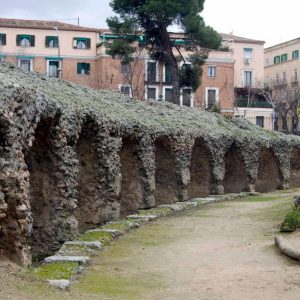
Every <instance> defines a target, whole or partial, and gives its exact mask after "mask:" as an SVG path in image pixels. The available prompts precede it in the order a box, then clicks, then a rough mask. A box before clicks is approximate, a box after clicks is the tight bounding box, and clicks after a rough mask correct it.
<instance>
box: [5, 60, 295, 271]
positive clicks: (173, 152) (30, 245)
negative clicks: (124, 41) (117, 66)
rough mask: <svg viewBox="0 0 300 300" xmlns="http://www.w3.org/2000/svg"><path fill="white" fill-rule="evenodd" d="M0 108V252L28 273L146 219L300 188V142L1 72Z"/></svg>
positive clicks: (212, 117)
mask: <svg viewBox="0 0 300 300" xmlns="http://www.w3.org/2000/svg"><path fill="white" fill-rule="evenodd" d="M0 101H1V105H0V239H1V242H0V245H1V246H0V247H1V250H2V252H3V254H4V255H6V256H8V257H10V258H11V259H12V260H14V261H16V262H18V263H20V264H22V265H25V266H27V265H30V264H31V261H32V258H34V259H42V258H43V257H45V256H47V255H53V254H54V253H55V252H56V251H57V250H58V249H59V248H60V246H61V245H62V244H63V243H64V242H65V241H68V240H76V237H77V236H78V234H79V233H80V232H83V231H85V230H87V229H93V228H96V227H97V226H99V225H101V224H104V223H106V222H109V221H115V220H117V219H118V218H119V217H120V216H125V215H128V214H135V213H136V211H137V210H140V209H149V208H152V207H155V206H158V205H161V204H166V205H167V204H171V203H174V202H178V201H182V202H183V201H187V200H188V199H189V198H191V197H203V196H207V195H209V194H222V193H224V191H225V192H236V193H238V192H242V191H251V192H255V191H271V190H274V189H276V188H287V187H288V186H289V183H290V180H291V184H292V186H299V185H300V181H299V179H298V177H299V176H298V174H300V165H299V163H298V161H299V157H300V154H299V148H300V139H299V138H298V137H295V136H287V135H284V134H281V133H277V132H269V131H265V130H263V129H261V128H259V127H257V126H254V125H251V124H249V123H248V122H247V121H246V120H243V119H240V118H238V119H235V120H233V121H231V120H228V119H226V118H223V117H222V116H221V115H219V114H214V113H209V112H206V111H204V110H202V109H200V108H194V109H191V108H187V107H179V106H175V105H173V104H170V103H160V102H151V101H149V102H142V101H135V100H131V99H129V98H128V97H126V96H123V95H121V94H119V93H116V92H112V91H99V90H93V89H88V88H85V87H80V86H78V85H75V84H73V83H70V82H66V81H62V80H57V79H54V78H47V77H44V76H42V75H39V74H35V73H30V74H29V73H25V72H23V71H22V70H20V69H18V68H17V67H15V66H13V65H10V64H8V63H4V62H0ZM291 158H292V159H291Z"/></svg>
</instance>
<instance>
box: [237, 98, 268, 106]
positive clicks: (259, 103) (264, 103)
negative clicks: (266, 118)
mask: <svg viewBox="0 0 300 300" xmlns="http://www.w3.org/2000/svg"><path fill="white" fill-rule="evenodd" d="M235 103H236V105H237V107H248V108H272V105H271V104H270V103H269V102H267V101H250V102H249V103H248V100H244V99H236V100H235Z"/></svg>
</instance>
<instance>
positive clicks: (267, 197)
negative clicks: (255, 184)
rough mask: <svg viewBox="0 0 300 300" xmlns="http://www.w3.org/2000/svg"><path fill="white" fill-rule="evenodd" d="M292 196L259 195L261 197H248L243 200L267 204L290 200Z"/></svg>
mask: <svg viewBox="0 0 300 300" xmlns="http://www.w3.org/2000/svg"><path fill="white" fill-rule="evenodd" d="M290 198H291V196H281V195H274V194H271V195H268V194H265V195H259V196H248V197H245V198H243V201H245V202H267V201H274V200H288V199H290Z"/></svg>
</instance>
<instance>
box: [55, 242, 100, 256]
mask: <svg viewBox="0 0 300 300" xmlns="http://www.w3.org/2000/svg"><path fill="white" fill-rule="evenodd" d="M97 250H98V249H97V248H91V247H88V246H85V245H71V244H70V245H66V244H65V245H63V246H62V247H61V248H60V250H59V252H58V254H60V255H74V256H90V255H96V254H97V252H98V251H97Z"/></svg>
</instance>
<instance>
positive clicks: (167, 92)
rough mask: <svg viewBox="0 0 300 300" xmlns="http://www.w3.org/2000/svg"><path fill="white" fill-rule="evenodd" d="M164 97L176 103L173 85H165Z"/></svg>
mask: <svg viewBox="0 0 300 300" xmlns="http://www.w3.org/2000/svg"><path fill="white" fill-rule="evenodd" d="M163 99H164V100H165V101H168V102H172V103H175V104H176V101H174V97H173V87H172V86H165V87H163Z"/></svg>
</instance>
